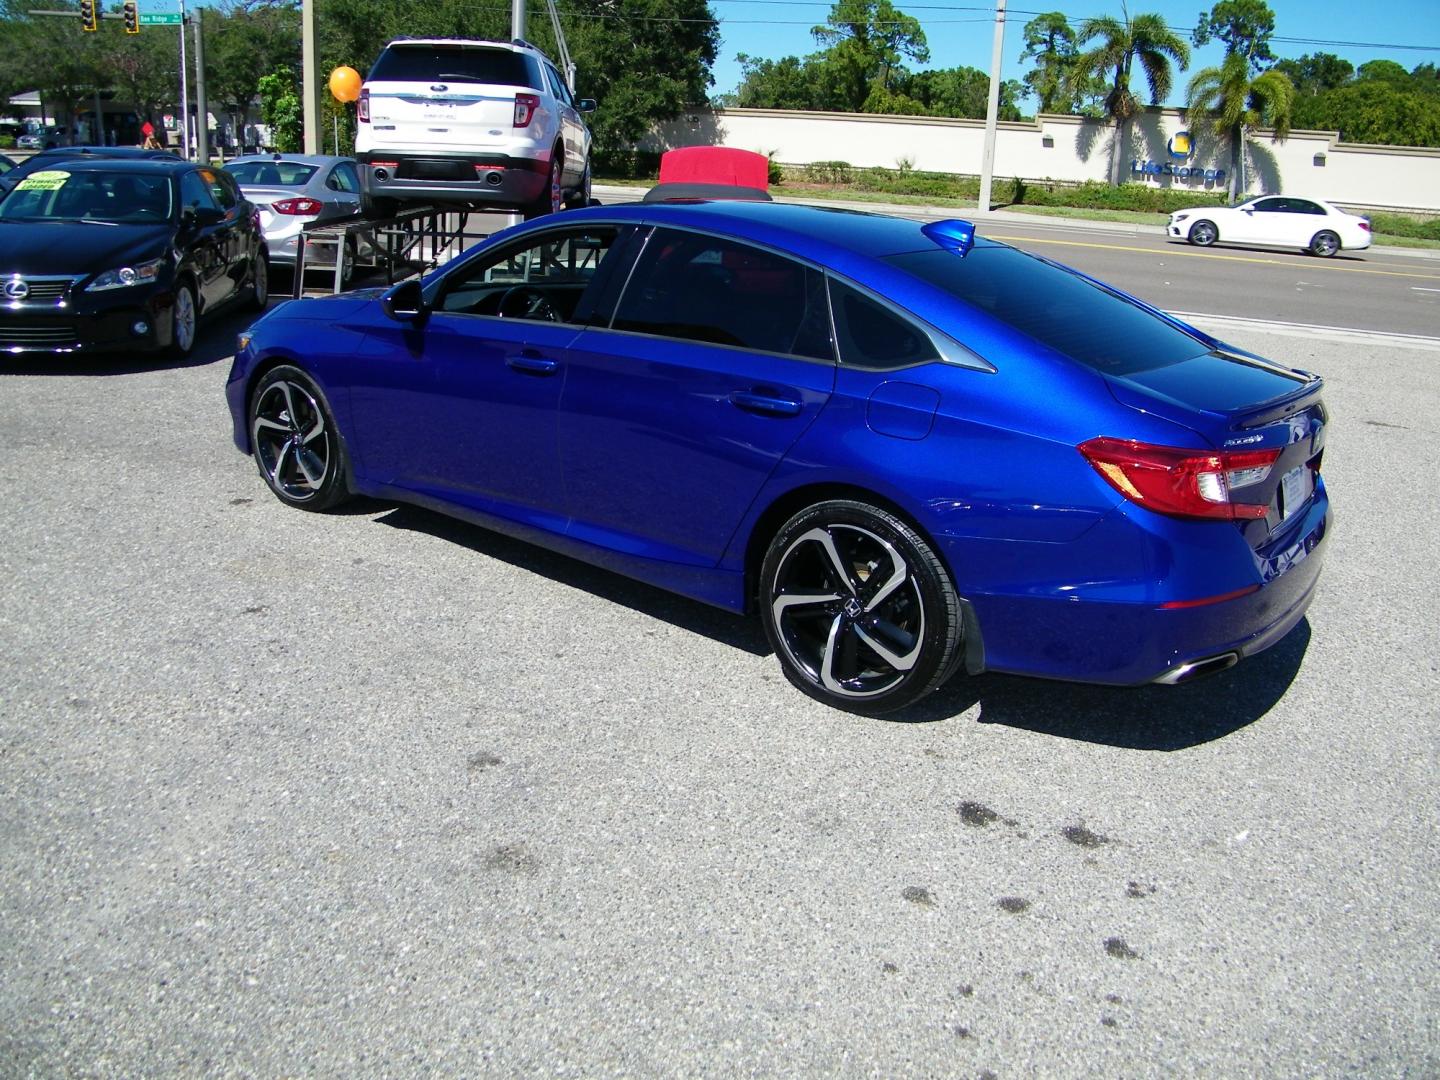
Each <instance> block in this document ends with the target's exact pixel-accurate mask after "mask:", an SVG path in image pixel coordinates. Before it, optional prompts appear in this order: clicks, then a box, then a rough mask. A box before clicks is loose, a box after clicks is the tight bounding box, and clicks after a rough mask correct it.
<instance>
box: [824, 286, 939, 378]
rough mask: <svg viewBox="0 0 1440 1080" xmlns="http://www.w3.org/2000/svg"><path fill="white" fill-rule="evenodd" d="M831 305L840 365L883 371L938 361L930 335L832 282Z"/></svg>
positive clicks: (888, 309) (866, 297)
mask: <svg viewBox="0 0 1440 1080" xmlns="http://www.w3.org/2000/svg"><path fill="white" fill-rule="evenodd" d="M830 303H831V306H832V307H833V309H834V311H835V334H836V337H837V339H838V343H839V346H840V362H841V363H842V364H846V365H848V366H850V367H859V368H869V369H871V370H880V371H885V370H889V369H891V368H902V367H910V366H911V365H913V364H923V363H927V362H929V361H931V360H939V359H940V353H939V352H938V351H937V350H936V348H935V343H934V342H933V341H931V340H930V335H929V334H927V333H925V332H924V331H923V330H921V329H920V328H919V327H918V326H916V325H915V324H914V323H912V322H910V321H909V320H908V319H904V318H901V317H900V316H899V315H897V314H896V313H895V312H894V311H892V310H890V308H888V307H886V306H885V305H884V304H881V303H879V302H878V301H875V300H872V299H871V298H870V297H868V296H866V295H865V294H864V293H862V292H860V291H858V290H856V289H852V288H851V287H850V286H848V285H844V284H842V283H840V282H838V281H831V282H830Z"/></svg>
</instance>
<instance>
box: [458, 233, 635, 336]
mask: <svg viewBox="0 0 1440 1080" xmlns="http://www.w3.org/2000/svg"><path fill="white" fill-rule="evenodd" d="M618 236H619V230H617V229H616V228H615V227H614V226H613V225H598V226H594V227H592V228H588V229H565V230H562V231H557V232H551V233H546V234H545V235H544V236H543V237H541V238H539V239H534V238H532V239H530V240H527V241H525V242H523V243H521V244H520V245H519V246H517V247H511V248H507V249H506V250H505V251H503V252H502V253H501V254H500V255H499V256H494V257H486V258H483V259H479V260H477V261H472V262H470V263H467V264H466V265H465V266H462V267H460V268H459V269H457V270H456V271H454V272H453V273H451V274H450V275H449V277H448V278H447V279H446V281H445V285H444V287H443V289H442V291H441V294H440V297H439V302H438V305H437V306H438V307H439V309H440V310H441V311H449V312H454V313H455V314H459V315H498V316H501V317H504V318H519V319H534V320H537V321H548V322H575V321H583V317H584V315H585V311H584V310H583V309H582V308H581V307H580V302H581V299H582V298H583V297H584V295H585V290H586V289H587V288H588V287H589V285H590V282H591V281H592V280H593V279H594V278H595V277H596V276H597V274H598V273H599V271H600V264H601V263H602V262H604V261H605V259H606V257H607V256H608V255H609V254H610V252H611V250H612V249H613V248H614V247H615V242H616V239H617V237H618ZM587 306H590V305H588V304H587Z"/></svg>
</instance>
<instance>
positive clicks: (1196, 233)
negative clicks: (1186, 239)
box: [1190, 221, 1220, 247]
mask: <svg viewBox="0 0 1440 1080" xmlns="http://www.w3.org/2000/svg"><path fill="white" fill-rule="evenodd" d="M1219 239H1220V230H1219V229H1217V228H1216V227H1215V223H1214V222H1213V221H1197V222H1195V224H1194V225H1191V226H1190V243H1192V244H1195V245H1196V246H1197V247H1209V246H1210V245H1211V244H1213V243H1215V241H1216V240H1219Z"/></svg>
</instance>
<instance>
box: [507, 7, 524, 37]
mask: <svg viewBox="0 0 1440 1080" xmlns="http://www.w3.org/2000/svg"><path fill="white" fill-rule="evenodd" d="M510 36H511V37H512V38H521V39H523V38H524V37H525V0H510Z"/></svg>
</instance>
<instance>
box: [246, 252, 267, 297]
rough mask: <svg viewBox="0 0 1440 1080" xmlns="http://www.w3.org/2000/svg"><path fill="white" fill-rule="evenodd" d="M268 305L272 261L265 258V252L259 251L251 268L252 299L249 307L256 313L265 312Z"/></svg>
mask: <svg viewBox="0 0 1440 1080" xmlns="http://www.w3.org/2000/svg"><path fill="white" fill-rule="evenodd" d="M268 303H270V260H269V259H267V258H266V257H265V252H263V251H257V252H256V253H255V259H254V261H253V263H252V264H251V267H250V299H249V303H248V305H247V306H248V307H250V308H251V309H252V310H254V311H264V310H265V305H266V304H268Z"/></svg>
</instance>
